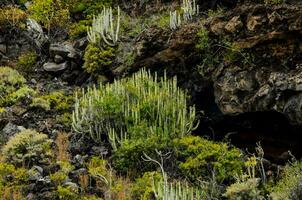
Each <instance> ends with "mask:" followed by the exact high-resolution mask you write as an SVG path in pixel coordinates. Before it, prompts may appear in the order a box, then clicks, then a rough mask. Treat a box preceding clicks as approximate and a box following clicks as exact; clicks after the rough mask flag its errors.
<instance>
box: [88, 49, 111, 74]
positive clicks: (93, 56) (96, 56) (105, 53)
mask: <svg viewBox="0 0 302 200" xmlns="http://www.w3.org/2000/svg"><path fill="white" fill-rule="evenodd" d="M114 57H115V49H114V48H113V47H110V46H105V47H104V48H100V47H98V46H96V45H94V44H89V45H88V46H87V48H86V51H85V55H84V61H85V63H84V69H85V71H86V72H88V73H91V74H93V73H96V72H104V71H106V70H108V69H109V67H110V66H111V64H112V62H113V59H114Z"/></svg>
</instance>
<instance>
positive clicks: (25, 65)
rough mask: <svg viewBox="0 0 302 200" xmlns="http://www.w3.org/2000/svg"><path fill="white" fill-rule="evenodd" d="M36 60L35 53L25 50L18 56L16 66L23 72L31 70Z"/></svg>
mask: <svg viewBox="0 0 302 200" xmlns="http://www.w3.org/2000/svg"><path fill="white" fill-rule="evenodd" d="M36 61H37V54H36V52H34V51H29V52H26V53H24V54H22V55H20V56H19V58H18V68H19V69H20V70H22V71H25V72H31V71H33V69H34V66H35V64H36Z"/></svg>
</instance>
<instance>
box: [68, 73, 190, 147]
mask: <svg viewBox="0 0 302 200" xmlns="http://www.w3.org/2000/svg"><path fill="white" fill-rule="evenodd" d="M176 83H177V82H176V78H174V79H172V80H170V79H168V78H167V77H166V76H164V77H163V78H158V77H157V75H155V76H154V77H153V76H152V75H151V74H150V72H147V71H146V70H141V71H140V72H138V73H136V74H134V75H133V76H132V77H131V78H126V79H122V80H116V81H114V83H112V84H107V85H100V86H99V88H96V87H91V88H88V90H87V92H85V91H83V94H82V97H81V98H78V97H77V96H76V99H75V110H74V112H73V123H72V125H73V129H74V130H75V131H76V132H78V133H83V134H90V136H91V137H92V138H93V139H95V140H97V141H100V140H101V139H102V137H103V138H104V135H106V136H105V137H107V138H108V139H109V141H110V142H111V146H112V147H113V149H117V148H118V146H119V145H121V144H122V143H123V141H124V140H126V139H135V138H145V137H149V136H152V135H156V136H157V137H160V138H171V139H172V138H176V137H183V136H185V135H188V134H190V133H191V131H192V130H193V129H194V128H195V127H194V125H195V108H194V106H190V107H187V101H186V98H187V97H186V94H185V92H184V91H182V90H181V89H180V88H178V87H177V84H176Z"/></svg>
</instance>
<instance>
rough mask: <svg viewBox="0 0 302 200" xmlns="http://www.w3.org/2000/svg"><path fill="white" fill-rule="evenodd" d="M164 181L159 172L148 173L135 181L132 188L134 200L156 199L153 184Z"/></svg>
mask: <svg viewBox="0 0 302 200" xmlns="http://www.w3.org/2000/svg"><path fill="white" fill-rule="evenodd" d="M160 180H162V175H161V174H160V173H159V172H146V173H144V175H143V176H142V177H139V178H137V179H135V182H134V183H133V185H132V187H131V193H132V196H133V198H134V199H140V200H150V199H152V198H153V197H154V193H153V184H154V182H158V181H160Z"/></svg>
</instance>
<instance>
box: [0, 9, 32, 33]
mask: <svg viewBox="0 0 302 200" xmlns="http://www.w3.org/2000/svg"><path fill="white" fill-rule="evenodd" d="M26 18H27V14H26V13H25V12H24V11H23V10H21V9H19V8H17V7H15V6H5V7H3V8H0V30H1V31H2V30H4V31H5V30H9V29H12V28H24V27H25V20H26Z"/></svg>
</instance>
